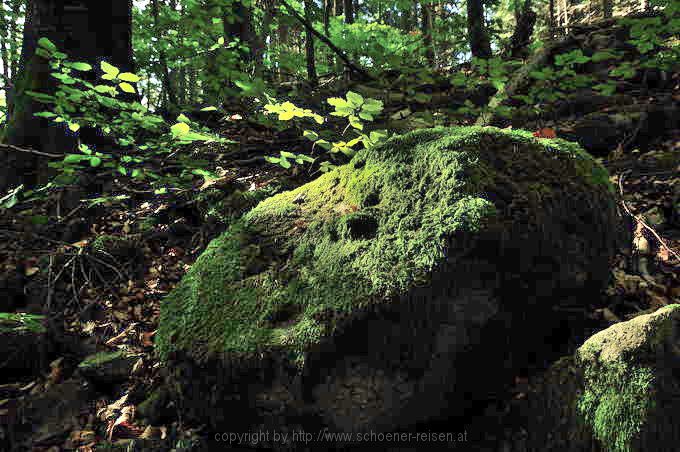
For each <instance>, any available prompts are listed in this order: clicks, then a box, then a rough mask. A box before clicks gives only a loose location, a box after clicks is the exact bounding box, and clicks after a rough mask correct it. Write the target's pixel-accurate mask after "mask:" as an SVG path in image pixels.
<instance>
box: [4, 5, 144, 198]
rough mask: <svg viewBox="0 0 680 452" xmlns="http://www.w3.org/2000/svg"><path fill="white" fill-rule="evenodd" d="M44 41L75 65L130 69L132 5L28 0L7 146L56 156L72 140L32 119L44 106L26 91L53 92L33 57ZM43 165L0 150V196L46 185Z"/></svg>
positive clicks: (42, 63) (45, 69)
mask: <svg viewBox="0 0 680 452" xmlns="http://www.w3.org/2000/svg"><path fill="white" fill-rule="evenodd" d="M41 37H46V38H48V39H49V40H51V41H52V42H54V43H55V44H56V45H57V46H58V47H59V49H60V50H62V51H64V52H65V53H67V54H68V55H69V57H70V58H72V59H73V60H76V61H89V62H91V63H93V64H96V65H98V64H97V63H98V61H99V60H101V59H105V60H107V61H109V62H110V63H111V64H113V65H116V66H117V67H119V68H121V70H126V71H132V70H134V67H133V61H132V0H108V1H104V0H96V1H95V0H70V1H66V0H62V1H57V0H30V1H29V3H28V7H27V12H26V24H25V28H24V37H23V44H22V50H21V60H20V65H19V66H20V69H19V73H18V74H17V76H16V77H15V95H14V99H13V106H12V115H11V119H10V121H9V122H8V123H7V128H6V136H5V139H6V141H7V143H9V144H12V145H15V146H19V147H23V148H31V149H35V150H38V151H43V152H49V153H54V154H59V153H63V152H64V151H68V150H71V149H73V146H74V144H75V143H74V141H75V140H74V138H73V137H70V136H68V135H67V134H66V133H65V132H64V130H63V129H61V128H59V127H54V126H51V125H49V124H48V122H47V121H46V120H44V119H40V118H36V117H34V116H33V114H34V113H37V112H39V111H43V110H45V105H44V104H40V103H38V102H35V101H33V99H32V98H31V97H30V96H28V95H27V94H26V91H39V92H44V93H53V92H54V90H55V89H56V84H55V81H54V79H53V78H52V77H50V75H49V74H50V68H49V65H48V62H47V60H45V59H44V58H41V57H38V56H36V55H35V51H36V48H37V44H38V39H40V38H41ZM46 176H47V171H46V165H45V164H44V161H43V160H42V159H38V157H37V156H36V155H33V154H29V153H17V152H10V151H0V191H2V192H4V191H6V190H7V189H8V188H9V187H13V186H16V185H19V184H26V185H29V186H31V185H35V184H36V183H43V182H46Z"/></svg>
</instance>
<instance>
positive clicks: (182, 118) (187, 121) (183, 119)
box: [177, 113, 191, 124]
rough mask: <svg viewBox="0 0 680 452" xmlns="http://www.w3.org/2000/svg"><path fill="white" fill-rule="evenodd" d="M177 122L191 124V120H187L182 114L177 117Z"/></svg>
mask: <svg viewBox="0 0 680 452" xmlns="http://www.w3.org/2000/svg"><path fill="white" fill-rule="evenodd" d="M177 122H185V123H187V124H188V123H190V122H191V119H189V118H187V117H186V116H185V115H184V113H182V114H181V115H179V116H178V117H177Z"/></svg>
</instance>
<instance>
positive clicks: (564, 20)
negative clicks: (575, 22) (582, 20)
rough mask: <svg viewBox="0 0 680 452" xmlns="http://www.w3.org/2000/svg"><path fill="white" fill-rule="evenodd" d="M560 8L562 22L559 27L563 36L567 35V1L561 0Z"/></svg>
mask: <svg viewBox="0 0 680 452" xmlns="http://www.w3.org/2000/svg"><path fill="white" fill-rule="evenodd" d="M561 3H562V5H561V7H560V9H561V10H562V11H561V12H562V20H561V22H560V25H561V26H562V30H561V31H562V32H563V33H564V34H567V33H569V0H561Z"/></svg>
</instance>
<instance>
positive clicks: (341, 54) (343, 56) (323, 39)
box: [281, 0, 374, 80]
mask: <svg viewBox="0 0 680 452" xmlns="http://www.w3.org/2000/svg"><path fill="white" fill-rule="evenodd" d="M281 3H282V4H283V6H285V7H286V9H287V10H288V12H289V13H290V14H291V16H293V17H295V19H297V20H298V22H300V23H301V24H302V25H304V26H305V28H306V29H307V30H309V31H310V32H311V33H312V34H313V35H314V36H316V37H317V38H319V40H320V41H321V42H323V43H324V44H326V45H327V46H328V47H329V48H330V49H331V50H332V51H333V52H335V53H336V55H338V57H340V59H341V60H342V61H344V62H345V64H346V65H347V67H348V68H350V69H351V70H353V71H354V72H356V73H358V74H361V75H363V76H364V77H366V78H367V79H368V80H374V78H373V77H372V76H371V75H370V74H369V73H368V72H366V70H365V69H363V68H361V67H359V66H357V65H356V64H354V63H353V62H352V60H350V59H349V57H348V56H347V55H346V54H345V52H343V51H342V50H341V49H340V48H338V47H337V46H336V45H335V44H333V42H331V40H330V39H328V38H327V37H326V36H325V35H323V34H321V33H319V32H318V31H316V29H315V28H314V26H313V25H312V24H311V23H309V21H308V20H307V19H305V18H304V17H302V16H301V15H300V14H298V12H297V11H295V9H293V7H291V6H290V5H289V4H288V3H287V2H286V1H285V0H281Z"/></svg>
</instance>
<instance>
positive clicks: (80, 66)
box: [71, 62, 92, 72]
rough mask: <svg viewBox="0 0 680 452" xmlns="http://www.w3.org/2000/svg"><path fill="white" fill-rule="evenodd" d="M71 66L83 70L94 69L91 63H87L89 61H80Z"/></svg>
mask: <svg viewBox="0 0 680 452" xmlns="http://www.w3.org/2000/svg"><path fill="white" fill-rule="evenodd" d="M71 67H72V68H73V69H75V70H76V71H83V72H85V71H91V70H92V66H91V65H90V64H87V63H80V62H78V63H71Z"/></svg>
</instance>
